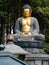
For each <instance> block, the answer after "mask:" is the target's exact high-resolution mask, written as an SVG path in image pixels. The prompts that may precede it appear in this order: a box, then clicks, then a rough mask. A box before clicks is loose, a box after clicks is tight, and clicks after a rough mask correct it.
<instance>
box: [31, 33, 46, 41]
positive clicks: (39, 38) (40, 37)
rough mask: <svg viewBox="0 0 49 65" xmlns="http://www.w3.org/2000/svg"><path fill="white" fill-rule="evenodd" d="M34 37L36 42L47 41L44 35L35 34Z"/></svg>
mask: <svg viewBox="0 0 49 65" xmlns="http://www.w3.org/2000/svg"><path fill="white" fill-rule="evenodd" d="M32 36H33V37H34V39H35V40H38V41H44V40H45V36H44V35H43V34H35V35H32Z"/></svg>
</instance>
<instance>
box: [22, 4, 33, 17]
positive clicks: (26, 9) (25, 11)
mask: <svg viewBox="0 0 49 65" xmlns="http://www.w3.org/2000/svg"><path fill="white" fill-rule="evenodd" d="M22 11H23V13H22V14H23V16H24V17H30V16H31V13H32V9H31V7H30V6H29V5H28V4H26V5H24V6H23V9H22Z"/></svg>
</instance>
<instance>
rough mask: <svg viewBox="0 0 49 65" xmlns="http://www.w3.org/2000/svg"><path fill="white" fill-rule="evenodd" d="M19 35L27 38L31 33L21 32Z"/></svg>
mask: <svg viewBox="0 0 49 65" xmlns="http://www.w3.org/2000/svg"><path fill="white" fill-rule="evenodd" d="M21 35H23V36H28V35H31V32H22V33H21Z"/></svg>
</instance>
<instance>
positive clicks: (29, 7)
mask: <svg viewBox="0 0 49 65" xmlns="http://www.w3.org/2000/svg"><path fill="white" fill-rule="evenodd" d="M23 9H30V11H32V9H31V6H30V5H28V4H25V5H24V6H23Z"/></svg>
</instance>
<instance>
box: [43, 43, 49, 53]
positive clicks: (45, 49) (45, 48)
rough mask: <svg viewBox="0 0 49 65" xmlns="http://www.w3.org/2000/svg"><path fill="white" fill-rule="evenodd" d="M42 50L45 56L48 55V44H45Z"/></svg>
mask: <svg viewBox="0 0 49 65" xmlns="http://www.w3.org/2000/svg"><path fill="white" fill-rule="evenodd" d="M43 49H44V51H45V52H46V53H47V54H49V44H46V45H45V46H44V48H43Z"/></svg>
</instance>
